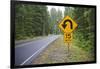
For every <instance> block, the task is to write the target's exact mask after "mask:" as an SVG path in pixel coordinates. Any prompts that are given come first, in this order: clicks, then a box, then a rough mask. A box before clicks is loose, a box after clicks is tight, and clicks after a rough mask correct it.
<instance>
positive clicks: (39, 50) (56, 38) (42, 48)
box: [20, 37, 58, 65]
mask: <svg viewBox="0 0 100 69" xmlns="http://www.w3.org/2000/svg"><path fill="white" fill-rule="evenodd" d="M57 38H58V37H56V38H55V39H54V40H56V39H57ZM54 40H53V41H54ZM51 42H52V41H51ZM51 42H50V43H51ZM48 44H49V43H47V44H46V45H45V46H47V45H48ZM45 46H43V47H42V48H40V49H39V50H38V51H36V52H35V53H34V54H33V55H31V56H30V57H29V58H27V59H26V60H25V61H24V62H22V63H21V64H20V65H24V64H25V63H26V62H27V61H28V60H29V59H31V58H32V57H33V56H34V55H35V54H37V53H38V52H39V51H40V50H41V49H43V48H45Z"/></svg>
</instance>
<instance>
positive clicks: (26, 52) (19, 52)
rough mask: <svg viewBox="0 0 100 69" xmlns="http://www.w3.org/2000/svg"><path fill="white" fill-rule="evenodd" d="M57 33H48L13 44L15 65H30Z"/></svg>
mask: <svg viewBox="0 0 100 69" xmlns="http://www.w3.org/2000/svg"><path fill="white" fill-rule="evenodd" d="M58 37H59V35H50V36H48V37H45V38H43V39H40V40H35V41H30V42H24V43H21V44H18V45H17V44H16V46H15V65H30V64H31V62H32V60H34V59H35V58H36V57H37V56H38V55H39V54H40V53H41V52H42V51H43V50H44V49H45V48H46V47H47V46H48V45H49V44H50V43H52V42H53V41H55V40H56V39H57V38H58Z"/></svg>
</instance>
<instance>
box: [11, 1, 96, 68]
mask: <svg viewBox="0 0 100 69" xmlns="http://www.w3.org/2000/svg"><path fill="white" fill-rule="evenodd" d="M19 3H20V4H39V5H52V6H69V7H88V8H95V32H94V33H95V38H94V39H95V41H94V43H95V49H94V50H95V51H94V55H95V56H94V58H95V61H90V62H70V63H56V64H40V65H23V66H15V65H14V64H15V48H14V45H15V42H14V41H15V6H16V4H19ZM10 37H11V38H10V42H11V43H10V44H11V46H10V53H11V57H10V60H11V63H10V67H11V68H31V67H44V66H60V65H76V64H90V63H96V5H81V4H67V3H66V4H65V3H50V2H33V1H11V34H10Z"/></svg>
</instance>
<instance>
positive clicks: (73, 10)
mask: <svg viewBox="0 0 100 69" xmlns="http://www.w3.org/2000/svg"><path fill="white" fill-rule="evenodd" d="M15 9H16V10H15V11H16V14H15V39H16V40H25V39H27V38H35V37H37V36H48V35H50V34H53V35H61V34H63V33H62V31H61V30H60V29H59V27H58V24H59V22H60V21H61V20H62V19H63V18H64V17H65V16H67V15H68V16H70V17H71V18H72V19H73V20H75V21H76V23H77V24H78V28H77V29H76V30H75V31H74V32H73V42H74V44H75V45H76V46H79V47H81V48H82V49H84V50H86V51H89V52H94V38H95V33H94V32H95V9H94V8H85V7H82V8H81V7H64V9H65V10H64V11H62V10H61V9H58V10H57V9H55V8H51V9H50V11H48V6H47V5H29V4H18V5H16V7H15Z"/></svg>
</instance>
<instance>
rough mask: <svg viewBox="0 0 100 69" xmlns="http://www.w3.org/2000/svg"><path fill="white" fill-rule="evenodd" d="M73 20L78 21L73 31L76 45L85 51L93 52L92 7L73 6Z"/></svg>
mask: <svg viewBox="0 0 100 69" xmlns="http://www.w3.org/2000/svg"><path fill="white" fill-rule="evenodd" d="M73 12H74V16H75V17H74V20H76V22H77V23H78V28H77V30H76V32H74V41H75V42H76V44H75V45H76V46H79V47H81V48H83V49H84V50H86V51H89V52H92V53H93V52H94V35H95V33H94V32H95V28H94V26H95V15H94V14H95V11H94V9H93V8H79V7H77V8H75V9H74V11H73Z"/></svg>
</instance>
